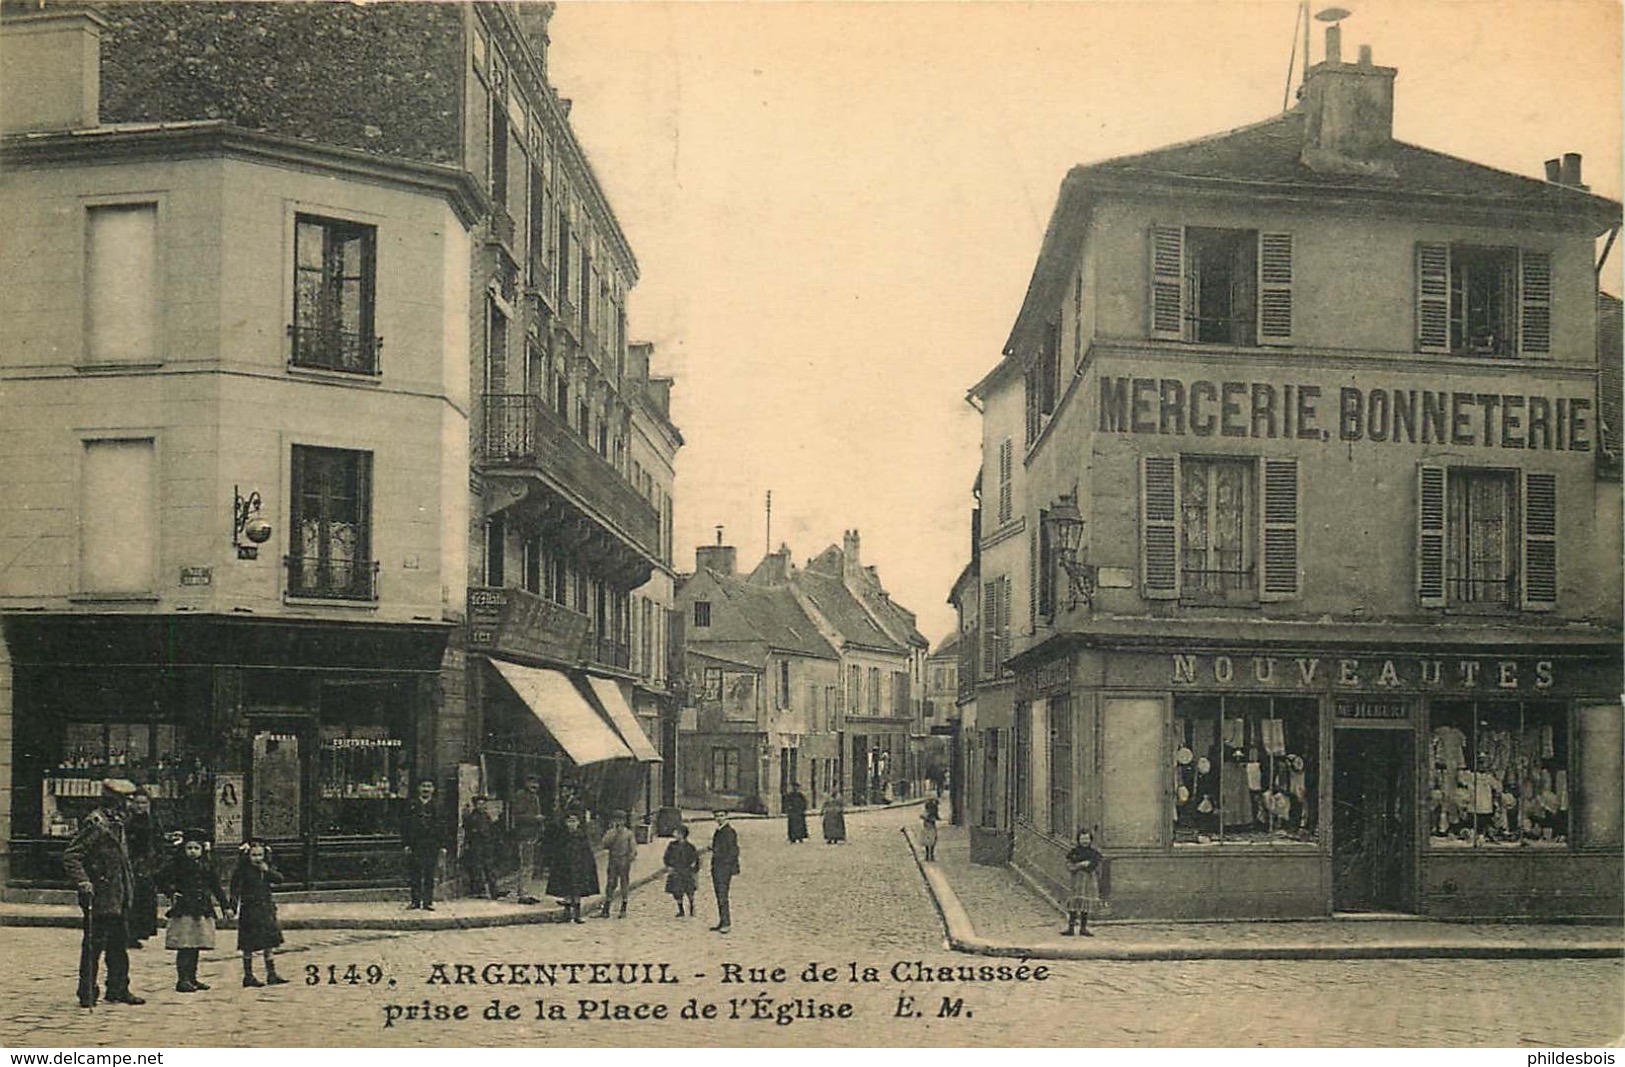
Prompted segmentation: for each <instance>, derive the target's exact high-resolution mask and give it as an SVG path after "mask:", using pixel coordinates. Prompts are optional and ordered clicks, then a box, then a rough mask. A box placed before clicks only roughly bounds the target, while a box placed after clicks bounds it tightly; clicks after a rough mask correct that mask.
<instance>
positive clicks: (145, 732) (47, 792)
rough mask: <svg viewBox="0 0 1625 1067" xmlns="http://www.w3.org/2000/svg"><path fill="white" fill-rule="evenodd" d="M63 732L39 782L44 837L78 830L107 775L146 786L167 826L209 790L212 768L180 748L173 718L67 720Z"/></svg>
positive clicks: (182, 818)
mask: <svg viewBox="0 0 1625 1067" xmlns="http://www.w3.org/2000/svg"><path fill="white" fill-rule="evenodd" d="M61 737H62V744H61V749H60V755H59V756H58V758H57V760H56V763H55V765H54V766H49V767H47V768H46V769H45V774H44V776H43V779H42V783H41V787H40V834H41V836H43V837H72V836H73V835H74V834H75V833H77V832H78V829H79V821H80V820H81V819H83V818H84V817H85V816H86V815H88V814H89V813H90V812H91V811H93V810H95V808H96V806H97V804H98V803H99V802H100V799H101V780H102V779H103V778H108V777H117V778H128V779H130V780H132V781H135V782H137V783H140V784H141V785H143V786H144V787H145V788H146V790H147V793H148V794H149V795H150V796H151V797H152V799H153V806H154V811H155V812H156V813H157V815H158V817H159V821H160V822H161V823H162V824H164V825H171V824H174V823H176V822H179V821H183V820H184V819H185V818H186V816H187V815H188V814H189V811H188V803H189V801H190V800H191V798H192V794H193V793H194V792H196V791H198V790H200V789H201V791H202V793H203V794H204V795H205V796H206V795H207V794H208V791H209V785H208V781H207V779H208V771H207V769H206V768H205V767H204V766H203V765H202V764H201V763H200V762H199V761H198V760H196V759H195V758H192V757H190V756H188V755H185V754H182V753H181V751H180V744H179V740H180V738H179V730H178V728H177V726H176V725H175V724H174V723H167V722H68V723H64V724H62V735H61Z"/></svg>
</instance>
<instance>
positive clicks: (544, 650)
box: [468, 588, 588, 663]
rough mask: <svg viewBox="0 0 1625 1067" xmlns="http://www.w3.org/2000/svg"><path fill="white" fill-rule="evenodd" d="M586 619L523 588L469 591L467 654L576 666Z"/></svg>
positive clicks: (585, 628) (579, 657) (584, 632)
mask: <svg viewBox="0 0 1625 1067" xmlns="http://www.w3.org/2000/svg"><path fill="white" fill-rule="evenodd" d="M587 623H588V620H587V617H586V616H585V615H582V614H580V613H578V612H574V611H571V610H570V609H569V608H567V607H564V606H563V605H561V604H555V603H553V602H552V601H551V600H547V599H545V598H543V597H539V596H537V595H536V594H534V593H527V592H525V591H524V590H523V589H492V588H478V589H470V590H469V591H468V650H469V651H470V652H492V653H496V654H499V655H507V656H513V657H516V658H518V659H522V660H523V659H533V660H534V659H540V660H549V661H553V662H564V663H575V662H578V661H579V660H580V659H581V643H582V640H583V639H584V638H585V637H586V635H587Z"/></svg>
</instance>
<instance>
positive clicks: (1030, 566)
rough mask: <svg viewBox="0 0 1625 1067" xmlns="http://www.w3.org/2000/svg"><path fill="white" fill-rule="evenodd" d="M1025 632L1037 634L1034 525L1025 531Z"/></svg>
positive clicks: (1036, 549)
mask: <svg viewBox="0 0 1625 1067" xmlns="http://www.w3.org/2000/svg"><path fill="white" fill-rule="evenodd" d="M1040 514H1042V513H1040ZM1027 631H1028V632H1029V633H1037V632H1038V526H1037V525H1036V524H1035V525H1034V526H1033V528H1032V529H1030V530H1028V531H1027Z"/></svg>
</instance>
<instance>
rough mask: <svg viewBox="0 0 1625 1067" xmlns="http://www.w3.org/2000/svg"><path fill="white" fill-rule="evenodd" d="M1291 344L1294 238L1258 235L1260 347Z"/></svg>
mask: <svg viewBox="0 0 1625 1067" xmlns="http://www.w3.org/2000/svg"><path fill="white" fill-rule="evenodd" d="M1291 341H1292V235H1291V234H1290V233H1261V234H1259V235H1258V343H1259V344H1261V345H1281V344H1290V343H1291Z"/></svg>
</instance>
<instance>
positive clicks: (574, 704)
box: [491, 659, 647, 767]
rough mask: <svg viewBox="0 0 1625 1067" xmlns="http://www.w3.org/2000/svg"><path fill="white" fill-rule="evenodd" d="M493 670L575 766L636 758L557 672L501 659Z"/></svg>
mask: <svg viewBox="0 0 1625 1067" xmlns="http://www.w3.org/2000/svg"><path fill="white" fill-rule="evenodd" d="M491 666H493V667H495V668H496V669H497V673H499V674H501V675H502V680H503V681H505V682H507V683H508V685H509V686H510V687H512V689H513V691H514V693H515V694H516V695H517V696H518V697H519V699H520V700H523V701H524V702H525V706H526V707H527V708H529V709H530V713H531V714H532V715H534V716H536V721H537V722H539V723H541V724H542V726H543V727H544V728H545V729H546V730H547V732H548V733H549V734H552V735H553V740H555V741H557V742H558V743H559V747H560V748H562V749H564V751H565V752H567V753H569V754H570V758H571V759H572V760H574V761H575V762H576V766H578V767H584V766H586V765H587V764H589V763H602V762H604V761H605V760H612V759H632V758H634V757H633V755H632V750H631V749H629V748H627V747H626V744H625V743H624V742H623V741H622V740H621V739H620V738H619V737H617V736H616V734H615V731H614V730H612V729H610V726H609V723H607V722H605V721H604V719H603V717H602V716H601V715H599V714H598V712H597V711H595V710H593V706H592V705H591V704H590V703H588V702H587V698H586V696H585V695H583V694H582V692H581V690H579V689H577V688H576V687H575V683H573V682H571V681H570V679H568V678H566V677H565V676H564V675H562V674H560V673H559V672H558V671H550V670H544V669H543V668H540V667H523V666H520V665H519V664H517V663H509V662H507V661H506V660H500V659H492V660H491ZM645 744H647V742H645Z"/></svg>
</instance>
